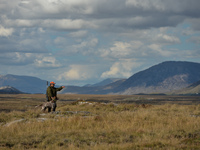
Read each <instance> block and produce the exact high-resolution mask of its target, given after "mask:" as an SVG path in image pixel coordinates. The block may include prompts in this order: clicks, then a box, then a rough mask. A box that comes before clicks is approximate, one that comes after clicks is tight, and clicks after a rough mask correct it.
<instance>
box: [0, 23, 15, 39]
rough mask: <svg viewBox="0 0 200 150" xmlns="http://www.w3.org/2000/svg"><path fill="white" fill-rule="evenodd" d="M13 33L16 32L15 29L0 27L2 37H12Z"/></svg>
mask: <svg viewBox="0 0 200 150" xmlns="http://www.w3.org/2000/svg"><path fill="white" fill-rule="evenodd" d="M13 32H14V29H13V28H4V27H3V26H1V25H0V36H5V37H8V36H10V35H12V33H13Z"/></svg>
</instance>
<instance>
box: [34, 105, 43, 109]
mask: <svg viewBox="0 0 200 150" xmlns="http://www.w3.org/2000/svg"><path fill="white" fill-rule="evenodd" d="M42 105H43V104H40V105H37V106H35V108H38V107H40V106H42Z"/></svg>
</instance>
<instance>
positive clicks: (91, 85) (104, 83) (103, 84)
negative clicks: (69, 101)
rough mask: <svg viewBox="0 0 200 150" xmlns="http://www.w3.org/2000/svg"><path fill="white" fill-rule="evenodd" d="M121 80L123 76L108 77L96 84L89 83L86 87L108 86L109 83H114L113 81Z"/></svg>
mask: <svg viewBox="0 0 200 150" xmlns="http://www.w3.org/2000/svg"><path fill="white" fill-rule="evenodd" d="M119 80H124V79H122V78H108V79H105V80H103V81H101V82H98V83H95V84H87V85H85V86H84V87H100V86H106V85H108V84H112V83H115V82H116V81H119Z"/></svg>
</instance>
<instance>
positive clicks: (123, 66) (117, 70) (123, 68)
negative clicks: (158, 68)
mask: <svg viewBox="0 0 200 150" xmlns="http://www.w3.org/2000/svg"><path fill="white" fill-rule="evenodd" d="M141 65H142V63H138V62H136V61H134V60H131V59H125V60H120V61H118V62H115V63H114V64H113V65H112V66H111V67H110V70H108V71H105V72H103V73H102V75H101V78H110V77H125V78H128V77H130V76H131V75H133V72H132V69H133V68H136V67H139V66H141Z"/></svg>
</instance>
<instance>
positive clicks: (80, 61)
mask: <svg viewBox="0 0 200 150" xmlns="http://www.w3.org/2000/svg"><path fill="white" fill-rule="evenodd" d="M199 7H200V0H0V75H6V74H14V75H27V76H34V77H38V78H40V79H43V80H48V81H54V82H56V83H57V84H62V85H79V86H82V85H85V84H94V83H97V82H99V81H102V80H104V79H107V78H129V77H130V76H132V75H133V74H135V73H137V72H139V71H142V70H144V69H147V68H149V67H151V66H153V65H156V64H159V63H162V62H164V61H191V62H198V63H200V9H199Z"/></svg>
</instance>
